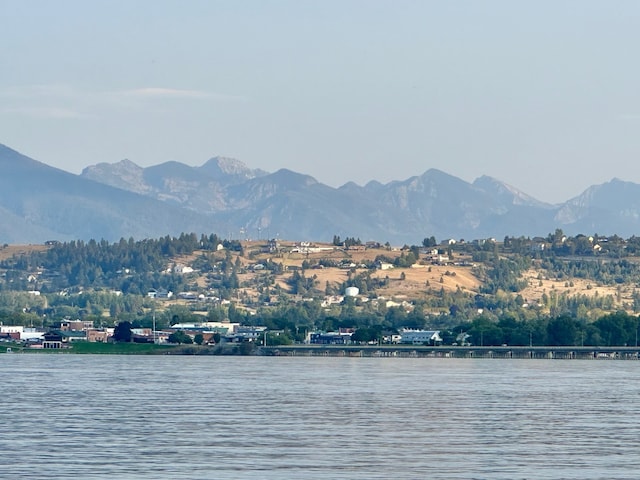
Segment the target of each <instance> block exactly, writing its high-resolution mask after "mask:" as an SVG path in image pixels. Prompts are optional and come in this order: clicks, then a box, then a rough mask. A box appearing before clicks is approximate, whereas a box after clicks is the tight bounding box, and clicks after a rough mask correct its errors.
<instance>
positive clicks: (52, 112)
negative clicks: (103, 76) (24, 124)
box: [0, 84, 246, 120]
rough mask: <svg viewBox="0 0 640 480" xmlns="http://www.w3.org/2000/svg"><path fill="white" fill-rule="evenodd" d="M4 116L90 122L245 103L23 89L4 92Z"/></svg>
mask: <svg viewBox="0 0 640 480" xmlns="http://www.w3.org/2000/svg"><path fill="white" fill-rule="evenodd" d="M0 99H1V100H2V103H3V104H4V105H2V107H0V113H2V114H5V115H6V114H8V115H20V116H25V117H31V118H41V119H46V118H48V119H58V120H72V119H87V118H96V117H98V116H102V115H103V114H104V113H105V112H107V111H109V110H111V111H118V110H124V111H130V110H131V109H133V110H140V111H146V112H153V111H159V110H157V109H158V108H162V109H165V108H166V105H165V104H164V103H163V102H165V101H172V102H181V101H182V102H185V101H189V102H190V101H194V100H197V101H205V102H243V101H245V100H246V99H245V98H244V97H241V96H235V95H226V94H220V93H215V92H208V91H203V90H187V89H178V88H166V87H142V88H134V89H130V90H111V91H90V90H83V89H79V88H76V87H73V86H71V85H64V84H51V85H23V86H10V87H5V88H0Z"/></svg>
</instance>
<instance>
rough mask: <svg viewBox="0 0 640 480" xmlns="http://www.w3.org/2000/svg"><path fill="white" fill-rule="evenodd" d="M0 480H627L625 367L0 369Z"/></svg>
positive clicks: (59, 358) (155, 360) (630, 442)
mask: <svg viewBox="0 0 640 480" xmlns="http://www.w3.org/2000/svg"><path fill="white" fill-rule="evenodd" d="M0 382H1V395H2V409H1V410H0V420H1V425H2V429H1V430H0V474H1V476H2V478H21V479H24V478H37V479H41V478H82V479H103V478H110V479H165V478H166V479H209V478H211V479H317V478H326V479H423V478H433V479H561V478H564V479H636V478H638V476H639V475H640V473H639V471H638V470H639V468H640V450H639V448H638V447H639V445H640V444H639V442H640V395H639V388H638V385H640V363H639V362H637V361H631V360H629V361H616V360H496V359H438V358H421V359H412V358H314V357H296V358H290V357H189V356H124V355H122V356H115V355H114V356H111V355H65V354H49V355H48V354H13V355H8V354H5V355H0Z"/></svg>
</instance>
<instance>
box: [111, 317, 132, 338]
mask: <svg viewBox="0 0 640 480" xmlns="http://www.w3.org/2000/svg"><path fill="white" fill-rule="evenodd" d="M113 339H114V340H115V341H116V342H130V341H131V340H133V332H132V331H131V322H127V321H125V322H120V323H118V324H117V325H116V328H115V329H114V330H113Z"/></svg>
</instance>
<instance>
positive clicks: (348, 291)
mask: <svg viewBox="0 0 640 480" xmlns="http://www.w3.org/2000/svg"><path fill="white" fill-rule="evenodd" d="M359 293H360V289H359V288H358V287H347V288H345V290H344V296H345V297H357V296H358V294H359Z"/></svg>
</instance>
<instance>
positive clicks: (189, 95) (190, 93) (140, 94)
mask: <svg viewBox="0 0 640 480" xmlns="http://www.w3.org/2000/svg"><path fill="white" fill-rule="evenodd" d="M115 93H120V94H123V95H127V96H132V97H137V98H149V99H153V98H169V99H171V98H175V99H181V98H184V99H194V100H213V101H234V100H236V101H237V100H244V97H240V96H236V95H226V94H222V93H214V92H207V91H203V90H184V89H178V88H164V87H144V88H136V89H133V90H124V91H122V92H115Z"/></svg>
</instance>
